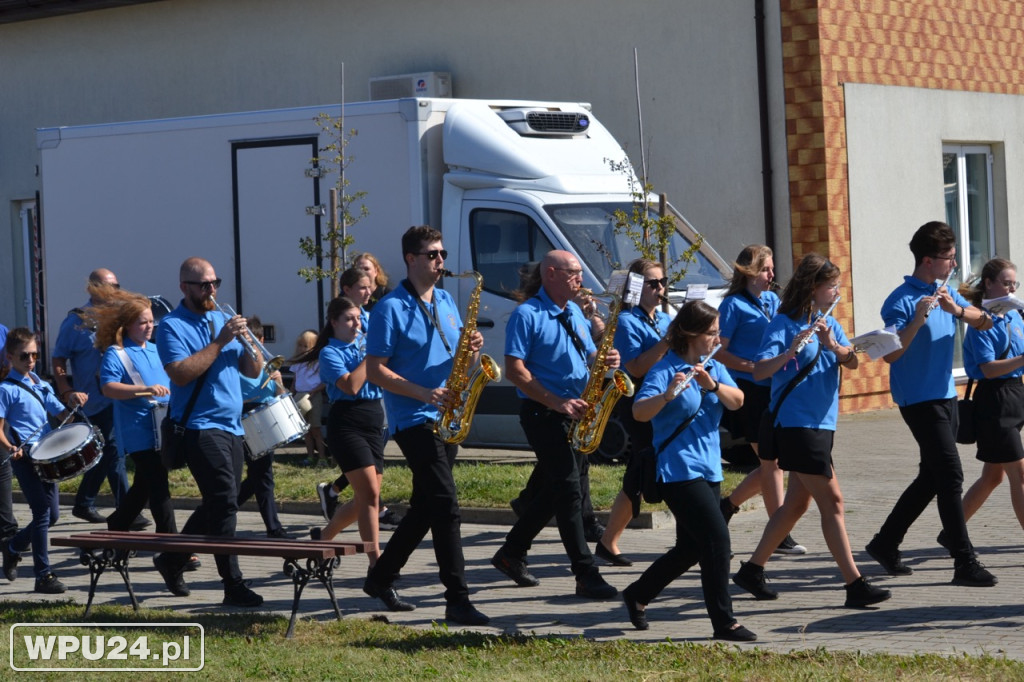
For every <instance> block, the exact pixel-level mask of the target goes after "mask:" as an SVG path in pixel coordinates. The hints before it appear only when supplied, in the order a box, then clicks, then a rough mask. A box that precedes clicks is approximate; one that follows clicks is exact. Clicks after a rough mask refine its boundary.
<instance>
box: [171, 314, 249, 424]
mask: <svg viewBox="0 0 1024 682" xmlns="http://www.w3.org/2000/svg"><path fill="white" fill-rule="evenodd" d="M226 321H227V318H226V317H225V316H224V314H223V313H221V312H219V311H216V310H212V311H206V312H205V313H204V314H202V315H197V314H195V313H194V312H192V311H191V310H189V309H188V308H186V307H185V303H184V301H182V302H181V303H179V304H178V307H177V308H175V309H174V310H173V311H171V312H170V313H168V314H167V315H166V316H165V317H164V318H163V319H162V320H160V328H159V331H158V332H157V336H158V337H159V338H158V339H157V350H159V351H160V361H161V362H162V363H163V364H164V367H166V366H167V365H169V364H171V363H172V362H179V361H181V360H184V359H185V358H187V357H190V356H192V355H194V354H196V353H198V352H199V351H200V350H202V349H203V348H205V347H206V346H207V345H209V344H210V342H211V341H212V340H213V339H215V338H216V337H217V334H219V333H220V330H221V329H222V328H223V327H224V323H225V322H226ZM244 352H245V348H244V347H243V346H242V344H241V343H240V342H239V341H238V339H233V340H232V341H231V342H230V343H229V344H228V345H226V346H224V348H222V349H221V351H220V353H219V354H218V355H217V359H216V360H214V361H213V364H211V365H210V368H209V370H208V371H207V375H206V381H205V382H204V383H203V387H202V389H201V390H200V391H199V396H198V397H197V399H196V404H195V407H194V408H193V409H192V414H191V416H189V419H188V423H187V424H186V425H185V426H186V427H187V428H190V429H221V430H224V431H227V432H229V433H233V434H235V435H236V436H241V435H242V434H243V433H244V432H243V431H242V386H241V382H240V380H239V377H240V376H241V373H240V372H239V371H238V363H239V361H240V360H241V358H242V353H244ZM197 381H199V379H198V378H196V379H195V380H194V381H191V382H189V383H188V384H186V385H184V386H177V385H175V384H174V383H172V384H171V407H170V410H169V413H170V416H171V418H173V419H177V420H179V421H180V420H181V418H182V416H183V415H184V414H185V406H186V405H187V404H188V401H189V398H190V397H191V396H192V390H193V389H194V388H195V384H196V382H197Z"/></svg>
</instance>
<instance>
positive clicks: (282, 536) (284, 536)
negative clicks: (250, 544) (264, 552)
mask: <svg viewBox="0 0 1024 682" xmlns="http://www.w3.org/2000/svg"><path fill="white" fill-rule="evenodd" d="M267 537H268V538H274V539H276V540H291V539H292V536H291V535H289V534H288V531H286V530H285V529H284V528H275V529H274V530H268V531H267Z"/></svg>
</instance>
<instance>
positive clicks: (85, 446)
mask: <svg viewBox="0 0 1024 682" xmlns="http://www.w3.org/2000/svg"><path fill="white" fill-rule="evenodd" d="M29 456H30V457H31V458H32V466H34V467H35V469H36V473H38V474H39V478H41V479H43V480H44V481H47V482H49V483H57V482H59V481H66V480H67V479H69V478H74V477H75V476H78V475H79V474H84V473H85V472H86V471H88V470H89V469H92V468H93V467H94V466H96V464H97V463H98V462H99V461H100V458H101V457H102V456H103V434H101V433H100V430H99V427H96V426H92V425H91V424H65V425H64V426H62V427H60V428H58V429H54V430H53V431H50V432H49V433H48V434H46V435H45V436H43V437H42V438H40V439H39V440H38V441H37V442H36V444H35V445H34V446H32V450H31V451H30V452H29Z"/></svg>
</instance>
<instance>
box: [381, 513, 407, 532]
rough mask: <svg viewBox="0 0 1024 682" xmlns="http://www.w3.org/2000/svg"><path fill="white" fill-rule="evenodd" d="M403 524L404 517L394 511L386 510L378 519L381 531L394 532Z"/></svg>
mask: <svg viewBox="0 0 1024 682" xmlns="http://www.w3.org/2000/svg"><path fill="white" fill-rule="evenodd" d="M401 522H402V517H401V516H399V515H398V514H397V513H395V510H394V509H385V510H384V511H382V512H381V513H380V516H378V517H377V528H378V529H379V530H394V529H396V528H398V524H400V523H401Z"/></svg>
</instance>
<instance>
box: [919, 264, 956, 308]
mask: <svg viewBox="0 0 1024 682" xmlns="http://www.w3.org/2000/svg"><path fill="white" fill-rule="evenodd" d="M955 270H956V268H950V270H949V274H948V275H946V279H944V280H942V284H940V285H939V286H938V288H937V289H935V295H936V298H935V300H934V301H932V304H931V305H930V306H928V310H926V311H925V313H924V316H925V317H928V316H929V315H931V314H932V311H933V310H935V309H936V308H938V307H939V299H938V294H939V290H940V289H942V287H944V286H946V285H947V284H948V283H949V278H950V277H952V276H953V272H954V271H955Z"/></svg>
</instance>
